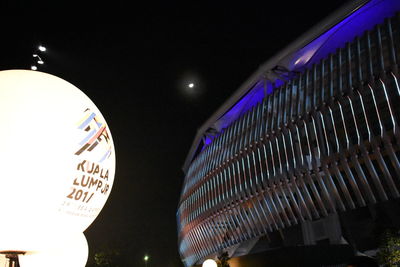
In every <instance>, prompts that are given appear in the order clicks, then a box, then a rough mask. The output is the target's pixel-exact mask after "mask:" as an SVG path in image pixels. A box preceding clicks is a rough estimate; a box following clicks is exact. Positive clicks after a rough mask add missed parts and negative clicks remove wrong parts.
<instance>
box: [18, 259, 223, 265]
mask: <svg viewBox="0 0 400 267" xmlns="http://www.w3.org/2000/svg"><path fill="white" fill-rule="evenodd" d="M201 266H202V267H217V266H218V265H217V263H216V262H215V260H213V259H208V260H205V261H204V262H203V265H201ZM22 267H23V266H22Z"/></svg>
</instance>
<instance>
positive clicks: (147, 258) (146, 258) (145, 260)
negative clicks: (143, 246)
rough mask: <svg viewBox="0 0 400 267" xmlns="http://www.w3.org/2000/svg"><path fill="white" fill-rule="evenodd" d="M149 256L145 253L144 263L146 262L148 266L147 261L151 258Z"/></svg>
mask: <svg viewBox="0 0 400 267" xmlns="http://www.w3.org/2000/svg"><path fill="white" fill-rule="evenodd" d="M149 258H150V257H149V256H148V255H144V258H143V259H144V263H145V265H146V267H147V261H148V260H149Z"/></svg>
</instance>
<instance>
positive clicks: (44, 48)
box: [38, 45, 47, 52]
mask: <svg viewBox="0 0 400 267" xmlns="http://www.w3.org/2000/svg"><path fill="white" fill-rule="evenodd" d="M38 49H39V51H42V52H45V51H46V50H47V49H46V47H44V46H43V45H39V47H38Z"/></svg>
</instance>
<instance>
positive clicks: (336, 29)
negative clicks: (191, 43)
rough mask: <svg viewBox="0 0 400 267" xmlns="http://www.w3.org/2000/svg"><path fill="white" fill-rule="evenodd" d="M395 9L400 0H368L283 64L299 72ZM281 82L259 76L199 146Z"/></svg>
mask: <svg viewBox="0 0 400 267" xmlns="http://www.w3.org/2000/svg"><path fill="white" fill-rule="evenodd" d="M399 10H400V0H371V1H369V2H368V3H366V4H365V5H363V6H362V7H360V8H358V9H357V10H355V11H354V12H352V13H351V14H350V15H349V16H347V17H346V18H345V19H343V20H342V21H340V22H339V23H337V24H336V25H334V26H333V27H332V28H330V29H329V30H327V31H326V32H325V33H323V34H322V35H320V36H319V37H318V38H316V39H315V40H313V41H312V42H310V43H309V44H308V45H306V46H304V47H303V48H302V49H300V50H298V51H295V52H294V53H292V55H288V58H290V61H289V62H290V63H289V64H288V65H287V66H283V67H284V68H285V69H287V70H288V71H289V72H290V73H296V72H301V71H303V70H304V69H306V68H307V67H310V66H311V65H313V64H314V63H318V62H319V61H320V60H321V59H323V58H325V57H327V56H328V55H329V54H330V53H333V52H335V51H336V50H337V49H338V48H341V47H344V46H345V44H346V43H347V42H351V41H352V40H353V39H354V38H355V37H356V36H361V35H362V33H363V32H365V31H366V30H371V29H373V27H374V26H375V25H377V24H380V23H382V22H383V21H384V19H385V18H388V17H391V16H393V15H395V13H396V12H397V11H399ZM285 78H287V77H285ZM289 78H290V77H289ZM284 83H285V81H284V79H282V80H279V79H276V80H274V81H270V80H259V81H258V82H257V83H256V84H255V85H254V86H253V87H252V88H251V89H250V90H249V91H248V93H247V94H246V95H245V96H244V97H242V98H241V99H240V100H239V101H238V102H237V103H236V104H235V105H234V106H233V107H232V108H231V109H229V110H228V111H227V112H226V113H225V114H224V115H223V116H221V117H220V118H219V119H218V120H217V121H216V122H215V123H214V125H213V127H212V128H213V129H214V130H216V133H215V135H209V134H205V136H204V138H203V148H204V147H206V146H207V145H209V144H211V143H212V141H213V140H214V139H215V137H216V136H218V135H219V134H221V132H222V131H223V129H225V128H227V127H229V125H230V124H231V123H232V122H234V121H235V120H237V119H238V118H239V117H240V116H242V115H243V114H244V113H246V112H247V111H248V110H249V109H251V108H252V107H253V106H255V105H256V104H257V103H259V102H261V101H262V100H263V99H264V98H265V97H266V96H267V95H269V94H271V93H272V92H273V90H274V89H275V88H278V87H280V86H282V85H283V84H284Z"/></svg>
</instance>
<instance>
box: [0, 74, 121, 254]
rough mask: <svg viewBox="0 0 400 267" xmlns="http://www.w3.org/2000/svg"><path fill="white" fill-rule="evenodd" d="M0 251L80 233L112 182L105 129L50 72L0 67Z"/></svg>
mask: <svg viewBox="0 0 400 267" xmlns="http://www.w3.org/2000/svg"><path fill="white" fill-rule="evenodd" d="M0 129H1V131H0V164H1V175H0V203H2V205H1V211H0V212H1V215H0V216H1V218H2V220H0V251H5V250H7V251H11V250H16V251H40V250H42V249H44V248H46V246H47V247H48V246H49V245H51V244H52V242H53V241H54V240H60V238H66V237H68V236H69V235H70V234H78V233H82V232H83V231H84V230H85V229H86V228H87V227H88V226H89V225H90V224H91V223H92V222H93V220H94V219H95V218H96V216H97V215H98V214H99V212H100V211H101V209H102V208H103V206H104V204H105V202H106V200H107V198H108V196H109V194H110V191H111V188H112V185H113V180H114V173H115V152H114V144H113V140H112V137H111V133H110V129H109V128H108V126H107V123H106V121H105V119H104V118H103V116H102V115H101V113H100V111H99V110H98V109H97V107H96V106H95V105H94V104H93V102H92V101H91V100H90V99H89V98H88V97H87V96H86V95H85V94H84V93H83V92H82V91H80V90H79V89H78V88H76V87H75V86H73V85H72V84H70V83H68V82H66V81H64V80H62V79H60V78H58V77H55V76H53V75H49V74H45V73H40V72H35V71H25V70H8V71H0Z"/></svg>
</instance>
